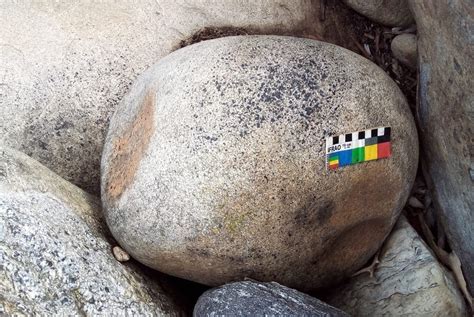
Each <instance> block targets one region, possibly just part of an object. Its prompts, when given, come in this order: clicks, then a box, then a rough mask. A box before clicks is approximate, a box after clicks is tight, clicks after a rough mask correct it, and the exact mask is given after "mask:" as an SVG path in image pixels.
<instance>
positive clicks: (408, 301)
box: [328, 216, 467, 317]
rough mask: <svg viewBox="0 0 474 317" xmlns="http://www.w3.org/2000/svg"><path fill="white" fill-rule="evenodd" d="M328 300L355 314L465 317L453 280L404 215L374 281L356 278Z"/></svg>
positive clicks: (381, 256)
mask: <svg viewBox="0 0 474 317" xmlns="http://www.w3.org/2000/svg"><path fill="white" fill-rule="evenodd" d="M328 302H329V303H331V305H334V306H335V307H338V308H340V309H343V310H344V311H346V312H348V313H349V314H351V315H352V316H439V317H443V316H452V317H456V316H467V312H466V305H465V302H464V298H463V297H462V294H461V292H460V291H459V290H458V288H457V285H456V282H455V280H454V278H453V276H452V275H451V273H450V272H448V271H447V270H446V269H445V268H444V267H443V266H442V265H441V264H440V263H439V262H438V261H437V260H436V258H435V256H434V255H433V254H432V253H431V251H430V250H429V248H428V246H427V245H426V244H425V242H424V241H423V240H422V238H421V237H420V236H419V235H418V233H417V232H416V231H415V230H414V229H413V228H412V227H411V225H410V224H409V223H408V221H407V220H406V218H405V217H404V216H402V217H401V218H400V220H399V221H398V222H397V225H396V226H395V228H394V231H393V232H392V233H391V234H390V236H389V238H388V239H387V242H386V243H385V245H384V247H383V249H382V251H381V255H380V264H379V265H378V266H377V269H376V271H375V278H371V277H370V276H369V275H368V274H364V275H359V276H357V277H354V278H352V279H351V280H350V281H349V282H348V283H347V284H346V285H345V286H344V287H342V288H339V289H336V290H334V295H333V296H332V297H330V298H329V299H328Z"/></svg>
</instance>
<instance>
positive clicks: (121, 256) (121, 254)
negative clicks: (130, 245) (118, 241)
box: [112, 246, 130, 262]
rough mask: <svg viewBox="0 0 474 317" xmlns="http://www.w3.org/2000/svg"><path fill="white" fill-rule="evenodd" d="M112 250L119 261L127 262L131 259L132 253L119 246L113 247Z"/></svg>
mask: <svg viewBox="0 0 474 317" xmlns="http://www.w3.org/2000/svg"><path fill="white" fill-rule="evenodd" d="M112 252H113V254H114V257H115V259H116V260H117V261H119V262H127V261H129V260H130V255H129V254H128V253H127V252H125V250H124V249H122V248H121V247H119V246H115V247H113V248H112Z"/></svg>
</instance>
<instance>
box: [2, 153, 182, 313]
mask: <svg viewBox="0 0 474 317" xmlns="http://www.w3.org/2000/svg"><path fill="white" fill-rule="evenodd" d="M100 214H101V212H100V207H99V202H98V201H97V199H96V198H94V197H92V196H90V195H88V194H86V193H85V192H83V191H82V190H80V189H79V188H77V187H76V186H74V185H72V184H70V183H68V182H67V181H65V180H63V179H62V178H60V177H59V176H57V175H56V174H54V173H52V172H51V171H49V170H48V169H47V168H45V167H44V166H42V165H41V164H40V163H38V162H36V161H34V160H33V159H31V158H29V157H28V156H26V155H24V154H22V153H19V152H16V151H14V150H10V149H7V148H3V147H2V148H0V263H1V270H0V294H1V296H0V315H2V316H69V315H87V316H97V315H106V316H111V315H115V316H117V315H129V316H138V315H140V316H156V315H180V314H181V313H182V311H181V309H180V308H178V307H177V306H176V305H175V304H174V303H173V301H172V299H171V298H169V297H168V296H167V295H166V294H164V292H163V290H162V288H161V286H160V284H158V282H156V281H153V280H151V279H150V278H149V277H145V276H144V275H142V273H141V272H140V271H139V270H138V269H137V268H136V267H135V266H133V265H126V266H125V265H122V264H120V263H119V262H118V261H117V260H115V259H114V257H113V255H112V245H111V244H110V238H109V237H108V236H107V234H108V233H107V231H106V228H105V225H104V224H103V219H101V216H100Z"/></svg>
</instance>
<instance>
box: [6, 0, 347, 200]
mask: <svg viewBox="0 0 474 317" xmlns="http://www.w3.org/2000/svg"><path fill="white" fill-rule="evenodd" d="M318 10H319V5H318V1H314V2H313V1H305V0H297V1H285V0H277V1H271V2H268V1H265V0H258V1H225V2H222V1H194V2H189V1H175V0H147V1H139V2H137V1H128V0H121V1H120V0H119V1H82V2H60V3H59V2H57V1H34V2H22V1H2V2H1V3H0V12H1V20H2V27H1V28H0V38H1V41H2V45H1V46H0V56H1V58H0V78H1V81H2V85H0V135H1V136H2V137H1V140H0V142H1V143H4V144H6V145H8V146H10V147H13V148H16V149H18V150H20V151H23V152H25V153H27V154H28V155H30V156H32V157H33V158H35V159H37V160H39V161H40V162H41V163H43V164H45V165H46V166H47V167H49V168H51V169H52V170H53V171H54V172H56V173H58V174H59V175H61V176H62V177H64V178H66V179H67V180H70V181H72V182H73V183H75V184H77V185H79V186H80V187H82V188H84V189H86V190H87V191H89V192H91V193H97V194H98V189H99V162H100V154H101V152H102V145H103V142H104V137H105V130H106V127H107V125H108V120H109V117H110V115H111V114H112V113H113V111H114V109H115V106H116V104H117V103H118V102H119V100H120V99H121V98H122V97H123V96H124V94H125V93H126V92H127V91H128V89H129V86H130V84H131V82H132V81H133V80H135V79H136V77H137V75H138V74H140V73H141V72H143V71H144V70H145V69H147V68H148V67H149V66H150V65H152V64H154V63H155V62H156V61H157V60H158V59H159V58H161V57H163V56H165V55H166V54H168V53H170V52H171V51H173V50H174V49H175V48H176V47H178V46H179V44H180V42H181V41H183V40H185V39H187V38H188V37H190V36H192V35H193V34H194V33H196V32H198V31H199V30H200V29H202V28H204V27H213V28H221V27H231V28H241V29H242V30H241V31H240V32H250V33H252V32H256V33H273V34H302V35H304V34H309V35H319V36H321V37H324V38H325V39H326V40H328V41H335V42H339V43H350V41H349V40H341V38H340V37H338V35H337V34H336V32H334V31H333V30H335V29H337V27H336V26H337V25H339V26H338V27H341V28H344V27H343V25H344V23H343V21H342V19H331V17H330V16H329V14H328V16H327V19H326V20H325V22H324V23H322V22H320V21H319V20H318V19H317V18H316V17H317V16H318V15H319V13H318ZM336 22H337V25H336ZM335 25H336V26H335ZM331 29H332V30H331ZM345 29H350V28H347V27H346V28H345ZM337 33H338V34H339V36H340V35H341V34H344V32H337Z"/></svg>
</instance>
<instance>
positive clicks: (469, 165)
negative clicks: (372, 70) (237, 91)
mask: <svg viewBox="0 0 474 317" xmlns="http://www.w3.org/2000/svg"><path fill="white" fill-rule="evenodd" d="M410 4H411V8H412V10H413V12H414V15H415V18H416V22H417V27H418V53H419V61H420V65H419V73H420V75H419V78H420V79H419V86H418V87H419V91H418V98H419V100H418V122H419V126H420V131H421V135H422V140H423V142H422V146H423V150H424V154H425V155H424V160H425V161H426V163H427V173H426V176H427V178H428V179H431V180H432V187H433V189H434V198H435V202H436V203H437V207H438V208H437V209H438V211H439V214H440V216H441V220H442V222H443V223H444V227H445V228H446V231H447V234H448V237H449V238H450V243H451V245H452V247H453V249H454V251H455V252H456V254H457V255H458V256H459V258H460V260H461V262H462V266H463V271H464V274H465V277H466V279H467V282H468V284H469V286H470V289H471V292H474V230H473V227H474V213H473V210H474V165H473V157H474V140H473V137H472V136H473V133H474V121H473V120H472V118H473V117H474V107H473V105H474V90H473V87H474V80H473V76H472V74H473V73H474V55H473V54H472V48H473V44H474V39H473V37H472V34H473V33H474V18H473V16H474V15H473V12H474V4H473V3H472V2H469V1H459V0H457V1H450V2H449V3H447V2H443V1H411V2H410Z"/></svg>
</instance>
